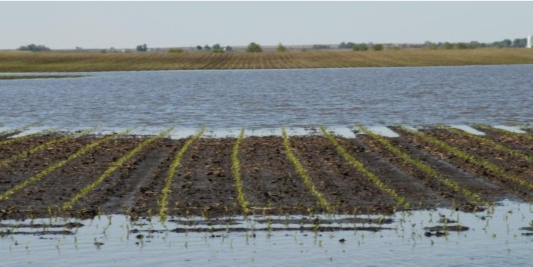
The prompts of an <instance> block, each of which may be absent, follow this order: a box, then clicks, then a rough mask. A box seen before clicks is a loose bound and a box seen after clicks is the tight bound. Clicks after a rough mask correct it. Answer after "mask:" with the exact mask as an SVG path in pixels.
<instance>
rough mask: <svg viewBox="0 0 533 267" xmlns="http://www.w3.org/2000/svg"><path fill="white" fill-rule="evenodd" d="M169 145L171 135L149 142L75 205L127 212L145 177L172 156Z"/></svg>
mask: <svg viewBox="0 0 533 267" xmlns="http://www.w3.org/2000/svg"><path fill="white" fill-rule="evenodd" d="M172 145H173V144H172V141H171V140H170V139H159V140H156V141H154V142H153V143H151V144H149V145H148V146H146V147H145V148H143V149H142V150H141V151H139V152H138V153H137V154H135V156H134V157H132V158H131V159H129V160H128V161H127V162H126V163H125V164H124V165H123V166H122V167H121V168H119V169H117V170H116V171H115V173H113V175H111V176H110V177H108V178H107V179H105V180H104V181H103V182H102V183H101V184H100V185H99V186H98V187H96V188H95V190H93V191H92V192H91V193H89V194H88V195H86V196H85V197H83V198H82V199H80V201H79V202H78V203H77V204H76V205H75V206H74V208H75V209H76V207H77V208H78V209H84V208H85V209H87V210H88V211H95V210H98V211H100V212H101V213H103V214H117V213H119V214H124V213H127V212H128V210H131V209H132V208H133V200H134V196H135V193H137V192H139V188H140V187H141V186H142V184H145V183H146V181H145V180H146V179H147V178H149V177H151V176H153V175H155V174H158V172H157V168H158V167H159V166H160V165H161V163H162V162H163V161H164V160H165V159H167V158H169V157H170V156H171V155H170V151H171V149H172ZM127 152H129V151H127ZM127 152H126V153H127ZM96 178H97V177H95V178H94V179H96ZM94 179H93V180H94Z"/></svg>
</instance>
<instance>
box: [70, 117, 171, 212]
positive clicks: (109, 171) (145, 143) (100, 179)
mask: <svg viewBox="0 0 533 267" xmlns="http://www.w3.org/2000/svg"><path fill="white" fill-rule="evenodd" d="M173 129H174V127H171V128H169V129H167V130H164V131H162V132H161V133H159V134H158V135H156V136H152V137H150V138H148V139H146V140H144V141H143V142H141V143H140V144H138V145H137V146H136V147H135V148H134V149H133V150H131V151H130V152H129V153H128V154H126V155H124V156H122V157H121V158H120V159H118V160H117V161H115V162H114V163H113V164H112V165H111V167H109V168H108V169H107V170H106V171H105V172H104V173H103V174H102V175H101V176H100V177H98V179H96V180H94V181H93V182H92V183H91V184H89V185H87V186H86V187H84V188H83V189H82V190H81V191H80V192H79V193H78V194H76V195H75V196H74V197H72V198H71V199H70V200H69V201H68V202H65V203H63V205H62V209H63V210H66V209H69V208H72V206H73V205H74V204H75V203H76V202H78V201H79V200H80V199H81V198H82V197H84V196H85V195H87V194H88V193H89V192H91V191H92V190H94V189H95V188H96V187H97V186H98V185H100V184H101V183H102V182H103V181H104V180H105V179H106V178H108V177H109V176H111V175H112V174H113V173H114V172H115V171H116V170H117V169H118V168H120V167H122V166H123V165H124V163H126V162H127V161H128V160H130V159H131V158H133V157H134V156H135V155H136V154H137V153H139V152H140V151H141V150H143V149H144V148H145V147H146V146H148V145H149V144H150V143H153V142H154V141H155V140H157V139H159V138H162V137H165V136H166V135H168V134H169V133H170V132H171V131H172V130H173Z"/></svg>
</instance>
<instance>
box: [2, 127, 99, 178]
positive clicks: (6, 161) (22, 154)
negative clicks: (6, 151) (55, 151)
mask: <svg viewBox="0 0 533 267" xmlns="http://www.w3.org/2000/svg"><path fill="white" fill-rule="evenodd" d="M96 129H98V127H94V128H91V129H87V130H85V131H81V132H78V133H75V134H72V135H67V136H64V137H61V138H58V139H54V140H51V141H48V142H46V143H43V144H40V145H38V146H36V147H33V148H31V149H29V150H26V151H22V152H20V153H19V154H17V155H14V156H12V157H10V158H8V159H4V160H2V161H0V168H3V167H7V166H8V165H9V164H11V163H12V162H15V161H17V160H21V159H24V158H27V157H29V156H30V155H31V154H33V153H36V152H39V151H41V150H43V149H45V148H47V147H50V146H52V145H56V144H60V143H63V142H66V141H68V140H71V139H74V138H78V137H80V136H83V135H87V134H90V133H92V132H94V131H96Z"/></svg>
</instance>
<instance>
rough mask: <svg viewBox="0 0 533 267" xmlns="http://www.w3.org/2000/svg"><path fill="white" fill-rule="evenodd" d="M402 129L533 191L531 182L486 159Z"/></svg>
mask: <svg viewBox="0 0 533 267" xmlns="http://www.w3.org/2000/svg"><path fill="white" fill-rule="evenodd" d="M402 129H403V130H404V131H407V132H409V133H411V134H413V135H415V136H417V137H419V138H421V139H422V140H424V141H426V142H428V143H430V144H432V145H434V146H436V147H439V148H440V149H442V150H444V151H446V152H447V153H448V154H451V155H454V156H456V157H458V158H460V159H463V160H465V161H467V162H469V163H471V164H475V165H478V166H481V167H483V168H484V169H485V170H487V171H489V172H490V173H492V174H494V175H495V176H497V177H501V178H505V179H507V180H510V181H512V182H514V183H516V184H518V185H520V186H523V187H525V188H527V189H529V190H532V189H533V183H530V182H527V181H524V180H522V179H520V178H518V177H516V176H515V175H512V174H509V173H507V172H505V171H504V170H502V169H501V168H500V167H498V166H496V165H495V164H492V163H490V162H488V161H486V160H484V159H481V158H478V157H475V156H474V155H471V154H469V153H466V152H464V151H462V150H460V149H457V148H455V147H452V146H450V145H448V144H447V143H446V142H444V141H441V140H439V139H437V138H435V137H432V136H429V135H427V134H424V133H421V132H418V131H414V130H412V129H409V128H407V127H405V126H402Z"/></svg>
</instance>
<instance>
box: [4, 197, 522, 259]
mask: <svg viewBox="0 0 533 267" xmlns="http://www.w3.org/2000/svg"><path fill="white" fill-rule="evenodd" d="M532 214H533V207H532V205H531V204H524V203H515V202H510V201H505V202H502V205H500V206H496V207H494V208H493V209H487V210H485V211H483V212H478V213H463V212H456V211H454V210H449V209H436V210H429V211H407V212H399V213H396V214H394V215H393V216H379V215H372V216H369V215H364V216H357V219H356V218H354V217H353V216H347V215H318V216H271V217H263V216H255V217H250V218H249V220H248V221H243V220H242V219H243V218H242V217H237V218H221V219H220V220H219V221H218V223H209V221H207V220H205V219H204V218H200V217H190V218H178V217H171V218H169V219H170V220H169V221H168V222H166V223H165V224H161V223H159V222H158V219H157V218H156V217H154V218H152V219H149V218H141V219H140V220H138V221H135V222H131V221H129V218H128V217H127V216H119V215H112V216H103V215H102V216H100V217H96V218H94V219H93V220H74V219H40V220H39V219H36V220H34V221H33V225H34V226H35V225H38V226H39V227H29V224H30V222H31V221H30V220H26V221H2V222H1V225H0V231H1V232H3V233H4V235H2V236H1V238H0V251H2V263H3V264H6V266H24V265H41V266H46V265H54V266H58V267H61V266H72V265H76V264H83V266H101V265H102V264H109V263H113V264H117V265H134V266H138V265H143V266H144V265H148V266H150V265H157V264H168V263H169V262H172V263H177V264H179V265H186V266H198V265H208V264H209V265H214V266H227V265H234V264H240V265H246V266H249V265H259V266H281V265H282V266H285V265H288V266H302V265H304V266H324V265H354V264H356V265H374V266H382V265H391V266H412V265H413V263H414V262H416V265H433V266H434V265H447V266H452V265H481V266H502V265H506V266H510V265H524V264H526V265H527V264H528V263H529V262H530V260H531V249H530V248H531V244H532V242H533V237H532V236H531V235H530V234H531V233H533V231H530V230H528V229H530V225H529V224H530V222H531V221H532V220H533V215H532ZM317 218H318V219H320V220H321V221H322V222H323V223H322V224H320V226H321V227H324V229H326V227H330V228H334V227H343V229H348V228H351V229H354V227H357V228H359V229H365V228H364V227H366V228H370V227H380V228H382V230H379V231H370V230H342V231H327V230H323V231H320V230H318V231H315V230H313V227H316V223H315V222H316V219H317ZM380 218H381V223H378V222H379V219H380ZM269 221H270V222H271V223H269ZM194 222H197V223H194ZM47 224H48V225H52V226H55V227H46V226H45V225H47ZM61 224H63V225H65V227H63V228H61V227H57V226H58V225H61ZM80 224H83V226H80ZM24 225H28V227H24ZM67 225H69V227H67ZM72 226H76V227H72ZM77 226H80V227H77ZM302 226H305V227H307V226H309V227H311V228H309V229H307V228H306V229H303V230H302V229H300V227H302ZM528 227H529V228H528ZM242 228H246V229H247V230H246V231H241V230H239V229H242ZM466 228H468V229H466ZM179 229H181V230H179ZM187 229H189V231H187ZM232 229H237V230H232ZM269 229H272V230H269ZM200 230H201V231H200ZM8 231H12V232H24V234H6V233H7V232H8ZM61 231H68V232H70V233H71V234H59V233H60V232H61ZM31 233H35V234H31ZM413 255H416V260H415V261H413Z"/></svg>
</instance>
